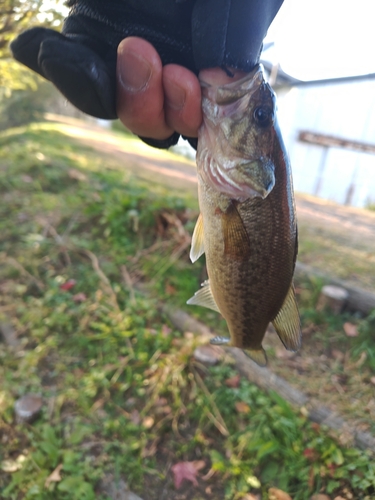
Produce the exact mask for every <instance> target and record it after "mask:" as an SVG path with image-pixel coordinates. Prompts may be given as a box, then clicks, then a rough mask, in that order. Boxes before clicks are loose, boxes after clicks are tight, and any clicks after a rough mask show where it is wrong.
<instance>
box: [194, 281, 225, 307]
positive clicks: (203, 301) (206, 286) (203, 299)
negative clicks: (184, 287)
mask: <svg viewBox="0 0 375 500" xmlns="http://www.w3.org/2000/svg"><path fill="white" fill-rule="evenodd" d="M186 303H187V304H189V305H194V306H202V307H207V308H208V309H212V310H213V311H217V312H220V309H219V307H218V305H217V304H216V302H215V299H214V296H213V295H212V291H211V287H210V282H209V281H208V280H206V281H205V282H204V283H202V288H200V289H199V290H198V291H197V292H195V294H194V295H193V297H191V299H189V300H188V301H187V302H186Z"/></svg>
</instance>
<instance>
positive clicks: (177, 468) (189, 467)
mask: <svg viewBox="0 0 375 500" xmlns="http://www.w3.org/2000/svg"><path fill="white" fill-rule="evenodd" d="M205 465H206V464H205V462H203V460H196V461H194V462H178V463H177V464H175V465H173V466H172V467H171V470H172V472H173V474H174V486H175V488H176V490H178V489H179V487H180V486H181V484H182V482H183V480H184V479H186V481H190V482H191V483H193V484H194V486H198V481H197V479H196V476H197V474H198V471H199V470H200V469H202V468H203V467H204V466H205Z"/></svg>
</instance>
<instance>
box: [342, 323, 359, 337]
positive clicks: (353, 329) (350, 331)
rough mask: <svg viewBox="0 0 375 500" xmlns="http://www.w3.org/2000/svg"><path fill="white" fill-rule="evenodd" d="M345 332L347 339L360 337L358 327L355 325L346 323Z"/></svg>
mask: <svg viewBox="0 0 375 500" xmlns="http://www.w3.org/2000/svg"><path fill="white" fill-rule="evenodd" d="M344 332H345V334H346V336H347V337H358V328H357V325H354V324H353V323H349V322H346V323H344Z"/></svg>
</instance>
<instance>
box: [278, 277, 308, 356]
mask: <svg viewBox="0 0 375 500" xmlns="http://www.w3.org/2000/svg"><path fill="white" fill-rule="evenodd" d="M272 324H273V326H274V327H275V330H276V332H277V334H278V336H279V337H280V340H281V342H282V343H283V344H284V346H285V348H286V349H288V351H298V349H299V348H300V347H301V321H300V317H299V313H298V307H297V301H296V295H295V293H294V286H293V285H291V286H290V288H289V291H288V293H287V295H286V297H285V300H284V303H283V305H282V307H281V309H280V311H279V312H278V313H277V316H276V318H275V319H274V320H273V321H272Z"/></svg>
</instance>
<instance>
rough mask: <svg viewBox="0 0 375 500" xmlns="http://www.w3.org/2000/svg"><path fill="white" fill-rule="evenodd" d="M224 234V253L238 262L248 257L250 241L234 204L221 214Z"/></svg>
mask: <svg viewBox="0 0 375 500" xmlns="http://www.w3.org/2000/svg"><path fill="white" fill-rule="evenodd" d="M221 220H222V228H223V233H224V253H225V255H228V256H229V257H233V258H234V259H238V260H245V259H247V258H249V255H250V240H249V235H248V234H247V231H246V228H245V225H244V223H243V221H242V219H241V216H240V214H239V213H238V210H237V207H236V205H235V203H233V202H232V203H231V204H230V205H229V207H228V208H227V210H226V211H225V212H224V213H223V214H222V219H221Z"/></svg>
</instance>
